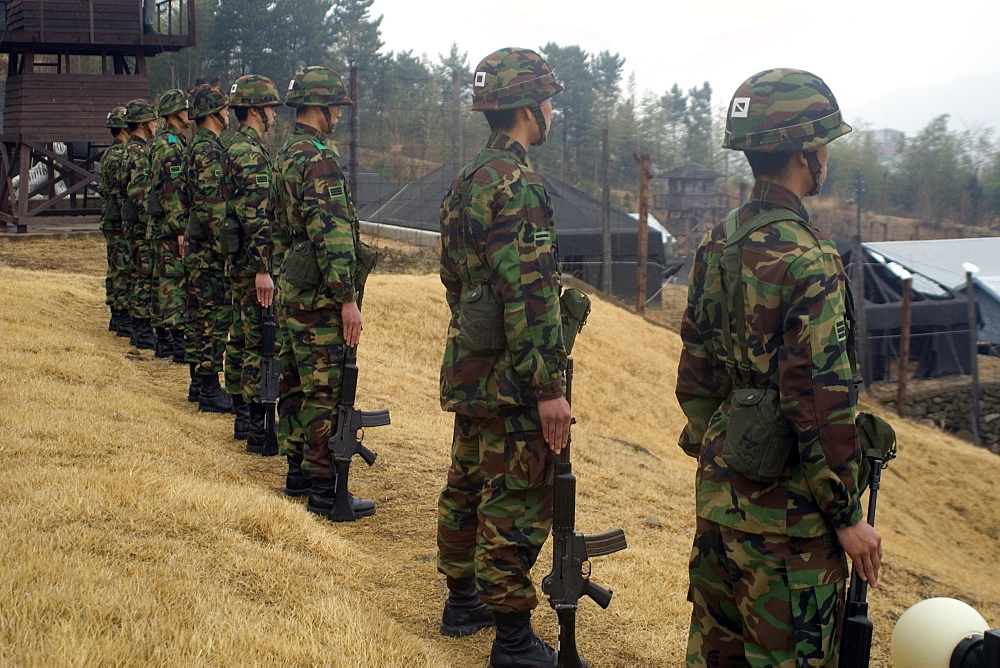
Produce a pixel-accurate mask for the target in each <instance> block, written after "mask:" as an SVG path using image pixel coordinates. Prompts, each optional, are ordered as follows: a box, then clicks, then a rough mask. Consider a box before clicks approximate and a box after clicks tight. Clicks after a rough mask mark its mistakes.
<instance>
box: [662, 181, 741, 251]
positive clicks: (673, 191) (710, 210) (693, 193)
mask: <svg viewBox="0 0 1000 668" xmlns="http://www.w3.org/2000/svg"><path fill="white" fill-rule="evenodd" d="M724 178H725V177H724V176H723V175H722V174H720V173H719V172H717V171H715V170H714V169H709V168H708V167H705V166H704V165H699V164H698V163H696V162H689V163H687V164H686V165H681V166H680V167H676V168H674V169H671V170H669V171H667V172H663V173H662V174H658V175H656V176H654V177H653V178H652V179H650V191H651V192H652V196H653V206H652V210H653V212H654V213H655V215H656V216H657V217H658V218H659V219H660V220H661V221H663V225H664V227H666V228H667V230H669V231H670V233H671V234H672V235H673V236H674V237H684V238H685V239H688V237H690V235H692V234H696V233H697V232H698V228H699V226H701V225H702V223H704V222H705V221H710V223H714V222H717V221H718V218H719V217H720V216H721V215H722V213H723V212H724V211H725V210H726V195H725V193H724V192H722V190H721V189H720V181H722V179H724ZM686 245H687V246H693V244H692V243H691V241H690V240H689V239H688V241H687V244H686Z"/></svg>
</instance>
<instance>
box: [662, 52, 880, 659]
mask: <svg viewBox="0 0 1000 668" xmlns="http://www.w3.org/2000/svg"><path fill="white" fill-rule="evenodd" d="M850 131H851V127H850V126H849V125H847V124H846V123H844V122H843V120H842V118H841V114H840V110H839V108H838V106H837V101H836V99H835V98H834V96H833V93H832V92H831V91H830V89H829V88H828V87H827V86H826V84H825V83H824V82H823V81H822V80H821V79H820V78H818V77H816V76H815V75H812V74H810V73H808V72H803V71H801V70H788V69H776V70H767V71H764V72H761V73H759V74H756V75H754V76H752V77H750V78H749V79H748V80H747V81H746V82H745V83H743V85H741V86H740V87H739V89H737V91H736V94H735V95H734V96H733V100H732V103H731V105H730V108H729V114H728V118H727V123H726V139H725V143H724V146H725V147H726V148H730V149H733V150H737V151H743V152H745V153H746V156H747V161H748V162H749V163H750V167H751V169H752V170H753V173H754V177H755V179H756V181H755V183H754V187H753V191H752V192H751V194H750V197H749V199H748V200H747V201H746V202H745V203H744V204H743V205H742V206H741V207H740V208H739V209H737V210H735V211H734V212H732V213H731V214H730V215H729V216H728V217H727V221H726V222H724V223H723V224H722V225H720V226H718V227H716V228H715V229H713V230H711V231H709V232H708V233H707V234H706V235H705V237H704V239H702V241H701V244H700V245H699V247H698V250H697V254H696V256H695V260H694V263H693V265H692V269H691V277H690V285H689V289H688V306H687V310H686V312H685V315H684V319H683V322H682V326H681V338H682V340H683V351H682V354H681V358H680V365H679V369H678V374H677V398H678V401H679V402H680V405H681V408H682V409H683V411H684V414H685V415H686V416H687V425H686V427H685V429H684V431H683V433H682V434H681V437H680V446H681V448H683V450H684V451H685V452H686V453H687V454H689V455H690V456H692V457H695V458H696V459H698V473H697V482H696V490H697V515H698V517H697V528H696V535H695V539H694V547H693V550H692V554H691V562H690V578H691V586H690V589H689V600H690V601H691V602H692V604H693V611H692V617H691V629H690V635H689V641H688V654H687V661H688V664H689V665H710V666H747V665H752V666H788V667H791V666H828V665H836V662H837V652H838V648H839V624H838V616H839V615H840V614H841V613H842V610H843V598H844V583H845V578H846V574H847V564H846V560H845V558H844V552H845V550H846V552H847V554H849V555H850V556H851V558H852V560H853V561H854V563H855V565H856V566H857V567H858V569H859V572H860V574H861V575H862V577H863V578H864V579H866V580H867V581H868V582H869V584H870V585H872V586H875V584H876V582H877V576H878V568H879V563H880V560H881V546H880V542H881V539H880V537H879V535H878V532H876V531H875V529H874V528H872V527H871V526H870V525H868V524H867V523H866V522H864V521H862V515H863V513H862V509H861V505H860V501H859V498H858V497H859V495H858V484H857V475H858V467H859V462H860V459H861V450H860V445H859V439H858V434H857V430H856V428H855V424H854V418H855V405H856V396H855V386H854V382H853V381H854V372H853V368H852V362H851V355H850V354H849V351H850V350H852V346H851V344H850V341H851V340H852V339H851V337H852V336H853V322H852V316H851V307H850V295H849V292H848V287H847V279H846V276H845V275H844V268H843V265H842V263H841V259H840V256H839V255H838V253H837V248H836V246H835V245H834V243H833V242H832V241H831V240H830V239H829V238H828V237H826V236H825V235H824V234H822V233H821V232H820V231H819V230H817V229H816V228H814V227H812V226H811V225H810V224H809V222H808V220H809V214H808V212H807V211H806V209H805V207H804V206H803V203H802V198H803V197H805V196H807V195H813V194H816V193H817V192H818V191H819V188H820V185H821V184H822V182H823V179H824V177H825V170H826V161H827V156H828V154H829V147H828V144H829V142H831V141H833V140H834V139H836V138H837V137H840V136H842V135H844V134H846V133H848V132H850ZM738 230H739V231H738ZM728 240H731V241H732V243H731V244H730V248H733V249H734V250H735V253H734V254H732V255H731V257H732V260H731V261H730V262H729V263H728V264H727V263H726V261H725V259H724V258H725V256H724V248H725V247H726V243H727V241H728ZM726 266H729V267H730V271H729V272H728V273H727V272H726V271H725V269H724V267H726ZM734 286H737V287H734ZM727 294H732V295H734V299H732V300H730V299H727V296H726V295H727ZM734 342H739V343H738V344H737V343H734ZM734 396H736V397H740V398H741V400H740V402H739V403H734V401H733V397H734ZM767 396H770V397H771V401H773V402H774V404H775V406H777V407H778V408H774V409H769V410H767V411H766V414H764V415H763V417H760V416H757V417H756V419H757V420H758V421H759V422H760V423H761V424H769V423H768V422H767V419H768V417H769V416H772V415H775V416H776V417H775V418H774V420H775V423H774V426H773V427H768V432H767V433H768V434H769V435H772V436H773V438H774V439H777V440H776V441H775V442H777V443H779V444H780V448H778V449H776V453H777V457H776V464H775V467H774V468H775V471H779V472H778V473H777V474H776V475H768V476H765V475H758V474H756V473H755V469H753V468H750V467H747V466H745V465H744V464H743V463H742V462H743V461H745V459H744V457H746V456H750V455H752V454H753V452H754V450H753V449H752V448H747V444H748V443H750V444H751V445H752V444H754V443H757V440H744V439H742V438H733V439H731V440H730V441H729V442H727V432H729V431H733V433H734V434H735V433H738V431H737V430H739V429H741V426H742V425H743V424H747V423H745V422H744V421H743V418H742V414H737V413H736V412H735V408H736V407H737V406H739V407H740V408H741V410H742V406H744V405H747V404H749V405H750V409H751V410H753V406H754V404H753V402H754V401H761V402H764V401H766V400H767ZM762 405H763V404H762ZM751 415H756V414H755V413H751ZM734 416H736V417H734ZM752 421H753V420H751V421H749V422H752ZM758 440H760V439H758ZM762 443H763V442H762ZM757 451H758V452H760V451H762V448H761V449H758V450H757ZM782 462H783V463H782ZM737 469H738V470H737Z"/></svg>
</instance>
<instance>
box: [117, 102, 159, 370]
mask: <svg viewBox="0 0 1000 668" xmlns="http://www.w3.org/2000/svg"><path fill="white" fill-rule="evenodd" d="M125 120H126V122H127V123H128V128H129V133H130V135H131V136H130V138H129V140H128V142H127V143H126V144H125V153H124V155H123V157H122V164H121V171H120V172H119V173H120V177H119V185H118V187H119V193H120V195H121V197H122V206H121V210H122V230H123V231H124V234H125V238H126V239H128V242H129V252H130V255H131V260H132V262H131V267H132V275H131V277H130V278H131V282H130V291H129V313H130V314H131V316H132V339H131V342H132V345H133V346H135V347H136V348H139V349H141V350H154V349H155V348H156V337H155V335H154V334H153V328H152V324H151V322H150V318H151V316H152V314H151V309H152V304H153V295H152V288H153V247H152V242H151V239H150V236H149V235H150V227H149V213H148V211H147V210H146V205H147V202H148V197H149V140H150V139H152V138H153V133H154V132H155V131H156V130H155V127H154V123H155V121H156V113H155V111H154V110H153V105H152V104H150V102H149V101H148V100H142V99H138V100H132V101H131V102H129V103H128V104H127V105H125Z"/></svg>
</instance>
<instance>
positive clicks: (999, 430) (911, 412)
mask: <svg viewBox="0 0 1000 668" xmlns="http://www.w3.org/2000/svg"><path fill="white" fill-rule="evenodd" d="M971 388H972V384H971V379H970V377H969V376H959V377H955V378H939V379H935V380H924V381H916V382H911V383H910V384H909V385H908V386H907V392H906V417H907V418H908V419H911V420H916V421H918V422H925V423H928V424H934V425H936V426H937V427H940V428H941V429H944V430H945V431H948V432H951V433H953V434H954V435H956V436H958V437H959V438H963V439H965V440H967V441H969V442H970V443H971V442H972V427H971V416H970V404H971V401H972V390H971ZM897 391H898V389H897V385H896V384H895V383H878V384H875V385H873V386H872V387H870V388H869V396H870V398H871V399H874V400H875V401H877V402H878V403H879V404H881V405H882V406H884V407H885V408H886V409H887V410H890V411H892V412H895V411H896V396H897ZM979 416H980V418H979V435H980V441H981V442H982V445H983V447H986V448H989V449H990V450H991V451H993V452H995V453H997V454H1000V382H996V381H991V382H986V383H980V386H979Z"/></svg>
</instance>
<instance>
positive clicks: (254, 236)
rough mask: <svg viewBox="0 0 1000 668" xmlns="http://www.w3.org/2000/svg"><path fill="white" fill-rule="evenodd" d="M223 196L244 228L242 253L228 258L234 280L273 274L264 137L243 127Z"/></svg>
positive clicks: (225, 171)
mask: <svg viewBox="0 0 1000 668" xmlns="http://www.w3.org/2000/svg"><path fill="white" fill-rule="evenodd" d="M222 183H223V192H224V193H225V195H226V200H227V202H228V203H229V207H230V210H231V211H232V212H233V213H234V214H235V215H236V218H237V219H238V220H239V221H240V225H241V226H242V228H243V232H242V243H241V244H240V251H239V252H238V253H237V254H236V255H232V256H229V257H227V258H226V273H227V274H228V275H229V276H230V277H231V278H238V277H244V278H245V277H252V276H254V275H255V274H266V273H269V271H270V268H271V250H272V245H271V221H272V220H273V218H274V213H273V211H272V209H271V161H270V160H269V159H268V157H267V150H266V149H265V148H264V145H263V144H261V141H260V135H259V134H258V133H257V131H256V130H255V129H254V128H252V127H250V126H249V125H246V124H243V125H240V127H239V129H238V130H237V131H236V135H235V136H234V137H233V139H232V141H231V142H230V143H229V148H228V149H227V150H226V159H225V161H224V162H223V166H222Z"/></svg>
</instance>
